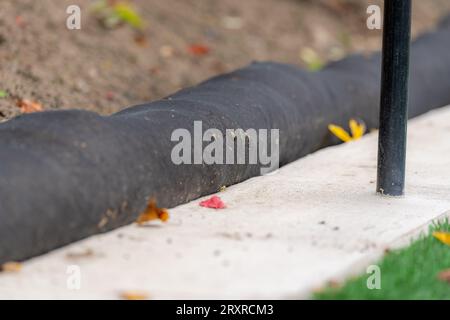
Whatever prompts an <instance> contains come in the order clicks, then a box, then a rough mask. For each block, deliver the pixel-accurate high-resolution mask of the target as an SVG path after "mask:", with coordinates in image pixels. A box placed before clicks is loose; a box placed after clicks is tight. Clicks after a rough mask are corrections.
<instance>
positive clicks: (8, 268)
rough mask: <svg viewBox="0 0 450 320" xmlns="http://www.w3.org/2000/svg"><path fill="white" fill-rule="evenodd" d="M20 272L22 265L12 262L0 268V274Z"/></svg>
mask: <svg viewBox="0 0 450 320" xmlns="http://www.w3.org/2000/svg"><path fill="white" fill-rule="evenodd" d="M20 270H22V264H21V263H19V262H14V261H11V262H6V263H4V264H3V265H2V266H1V268H0V271H2V272H19V271H20Z"/></svg>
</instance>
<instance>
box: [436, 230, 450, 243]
mask: <svg viewBox="0 0 450 320" xmlns="http://www.w3.org/2000/svg"><path fill="white" fill-rule="evenodd" d="M433 237H435V238H436V239H438V240H439V241H440V242H442V243H444V244H446V245H449V246H450V233H449V232H433Z"/></svg>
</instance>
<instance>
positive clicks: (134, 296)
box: [120, 290, 149, 300]
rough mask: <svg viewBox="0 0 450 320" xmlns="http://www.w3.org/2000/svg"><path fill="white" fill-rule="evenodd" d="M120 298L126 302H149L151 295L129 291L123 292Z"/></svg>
mask: <svg viewBox="0 0 450 320" xmlns="http://www.w3.org/2000/svg"><path fill="white" fill-rule="evenodd" d="M120 297H121V298H122V299H124V300H147V299H148V298H149V294H148V293H147V292H146V291H137V290H129V291H122V292H121V293H120Z"/></svg>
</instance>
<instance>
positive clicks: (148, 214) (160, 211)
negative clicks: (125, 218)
mask: <svg viewBox="0 0 450 320" xmlns="http://www.w3.org/2000/svg"><path fill="white" fill-rule="evenodd" d="M158 219H159V220H161V221H162V222H167V221H168V220H169V212H168V211H167V209H165V208H158V207H157V206H156V201H155V200H154V199H151V200H150V201H149V202H148V205H147V208H146V209H145V210H144V212H142V213H141V214H140V215H139V217H138V218H137V220H136V223H137V224H139V225H141V224H143V223H145V222H147V221H152V220H158Z"/></svg>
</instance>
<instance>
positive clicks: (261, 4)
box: [0, 0, 450, 121]
mask: <svg viewBox="0 0 450 320" xmlns="http://www.w3.org/2000/svg"><path fill="white" fill-rule="evenodd" d="M133 3H134V6H135V8H136V10H137V12H139V14H140V15H141V16H142V17H143V18H144V20H145V21H146V27H145V30H144V31H143V34H142V35H140V36H139V39H140V41H137V40H136V38H137V32H136V30H133V28H132V27H130V26H128V25H123V26H120V27H118V28H115V29H106V28H104V27H103V26H101V25H100V23H99V21H98V20H97V19H96V18H95V17H94V15H93V14H92V13H91V10H90V5H91V4H92V1H88V0H39V1H37V0H1V1H0V91H5V92H6V93H7V95H8V96H7V97H4V98H1V97H0V121H2V120H6V119H9V118H11V117H12V116H14V115H17V114H19V113H20V112H21V109H20V108H19V107H17V101H18V100H20V99H28V100H30V101H34V102H37V103H40V104H41V105H42V106H43V108H44V109H45V110H50V109H66V108H83V109H88V110H94V111H97V112H100V113H102V114H109V113H112V112H115V111H118V110H120V109H122V108H124V107H127V106H130V105H134V104H139V103H142V102H147V101H150V100H155V99H158V98H161V97H163V96H165V95H167V94H170V93H172V92H174V91H176V90H178V89H180V88H182V87H186V86H191V85H194V84H196V83H198V82H199V81H202V80H204V79H206V78H208V77H211V76H213V75H216V74H218V73H223V72H226V71H230V70H232V69H235V68H238V67H241V66H244V65H246V64H248V63H249V62H251V61H253V60H275V61H280V62H287V63H292V64H298V65H302V64H303V62H302V60H301V58H300V52H301V51H302V50H304V48H306V47H310V48H312V49H313V50H314V51H315V52H316V53H317V54H318V55H319V56H320V57H321V59H322V60H324V61H326V60H331V59H336V58H340V57H342V56H343V55H345V54H348V53H350V52H357V51H363V52H364V51H365V52H367V51H371V50H375V49H379V48H380V37H381V31H379V30H374V31H370V30H368V29H367V28H366V24H365V20H366V18H367V14H366V8H367V5H368V4H369V3H371V4H381V3H382V1H381V0H372V1H370V0H246V1H242V0H164V1H163V0H145V1H144V0H136V1H134V2H133ZM71 4H78V5H79V6H80V7H81V9H82V29H81V30H68V29H67V28H66V24H65V21H66V18H67V14H66V12H65V11H66V8H67V6H68V5H71ZM414 5H415V8H414V25H413V32H414V35H417V34H419V33H421V32H423V31H425V30H427V29H429V28H431V27H432V26H433V25H434V24H435V23H436V21H437V20H438V19H439V18H440V17H442V16H443V15H445V14H448V13H449V12H450V2H449V1H448V0H427V1H418V0H417V1H414ZM193 44H201V45H202V46H206V47H207V48H209V49H210V51H209V52H208V53H207V54H203V55H199V54H197V55H196V54H192V53H190V52H189V50H188V48H189V47H190V46H191V45H193Z"/></svg>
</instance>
